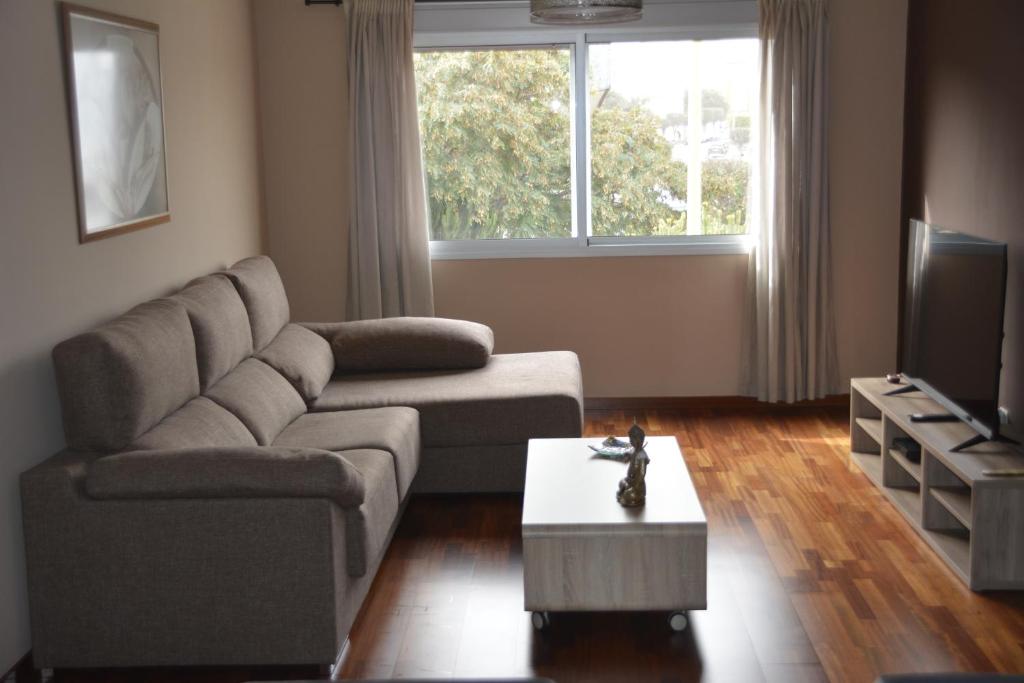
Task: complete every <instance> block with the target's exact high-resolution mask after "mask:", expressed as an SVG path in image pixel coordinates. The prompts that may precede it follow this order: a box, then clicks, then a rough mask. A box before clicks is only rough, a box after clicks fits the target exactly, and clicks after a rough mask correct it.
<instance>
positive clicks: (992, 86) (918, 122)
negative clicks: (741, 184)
mask: <svg viewBox="0 0 1024 683" xmlns="http://www.w3.org/2000/svg"><path fill="white" fill-rule="evenodd" d="M907 26H908V29H907V74H906V76H907V80H906V110H905V114H904V134H903V144H904V150H903V151H904V157H903V201H902V221H901V226H902V228H901V229H902V238H901V245H902V251H903V255H904V256H905V254H906V244H907V231H908V222H909V220H910V219H911V218H920V219H923V220H925V221H927V222H929V223H933V224H936V225H940V226H942V227H945V228H949V229H952V230H959V231H961V232H967V233H971V234H974V235H979V236H981V237H987V238H989V239H993V240H998V241H1000V242H1006V243H1007V244H1008V245H1009V264H1010V268H1009V277H1008V280H1007V299H1006V323H1005V329H1006V337H1005V339H1004V342H1003V373H1002V378H1001V391H1000V405H1003V406H1005V407H1006V408H1008V409H1009V411H1010V417H1011V424H1010V426H1009V427H1007V428H1006V430H1005V431H1006V433H1007V434H1010V435H1016V436H1017V437H1018V438H1019V437H1020V436H1024V39H1022V38H1021V31H1022V30H1024V2H1021V1H1020V0H911V1H910V7H909V15H908V22H907ZM905 260H906V259H905V258H902V259H901V263H905ZM903 268H905V266H904V267H903ZM904 275H905V273H904V272H903V270H901V273H900V289H902V282H903V278H904ZM901 310H902V306H901Z"/></svg>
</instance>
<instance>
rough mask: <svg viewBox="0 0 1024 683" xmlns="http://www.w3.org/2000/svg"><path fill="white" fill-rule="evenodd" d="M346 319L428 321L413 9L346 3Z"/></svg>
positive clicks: (394, 3)
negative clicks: (349, 201)
mask: <svg viewBox="0 0 1024 683" xmlns="http://www.w3.org/2000/svg"><path fill="white" fill-rule="evenodd" d="M346 5H348V6H349V12H348V45H349V48H348V49H349V62H348V69H349V74H348V75H349V116H350V132H349V142H350V145H351V157H352V169H351V171H352V190H353V192H352V207H351V226H350V228H349V229H350V233H349V271H348V317H349V319H354V320H358V319H366V318H384V317H393V316H400V315H415V316H430V315H433V314H434V293H433V286H432V284H431V279H430V252H429V244H428V238H427V209H426V196H425V191H424V184H423V161H422V158H421V155H420V134H419V121H418V117H417V113H416V79H415V74H414V71H413V43H412V28H413V0H348V1H347V2H346Z"/></svg>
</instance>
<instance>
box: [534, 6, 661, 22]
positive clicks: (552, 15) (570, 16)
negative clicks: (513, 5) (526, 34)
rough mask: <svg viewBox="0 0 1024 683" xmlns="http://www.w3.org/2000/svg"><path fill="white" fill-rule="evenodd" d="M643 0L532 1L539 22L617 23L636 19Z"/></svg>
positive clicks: (641, 9)
mask: <svg viewBox="0 0 1024 683" xmlns="http://www.w3.org/2000/svg"><path fill="white" fill-rule="evenodd" d="M643 5H644V3H643V0H530V21H532V22H533V23H535V24H613V23H620V22H624V21H635V20H637V19H639V18H640V15H641V14H642V13H643Z"/></svg>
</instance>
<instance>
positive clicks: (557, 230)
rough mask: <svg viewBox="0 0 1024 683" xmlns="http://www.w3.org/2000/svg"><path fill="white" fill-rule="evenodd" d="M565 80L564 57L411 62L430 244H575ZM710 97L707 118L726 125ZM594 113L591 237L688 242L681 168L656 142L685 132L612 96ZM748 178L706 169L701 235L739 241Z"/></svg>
mask: <svg viewBox="0 0 1024 683" xmlns="http://www.w3.org/2000/svg"><path fill="white" fill-rule="evenodd" d="M569 72H570V69H569V54H568V51H566V50H559V49H538V50H527V51H523V50H480V51H460V52H454V51H453V52H447V51H441V52H426V53H420V54H418V55H417V56H416V78H417V87H418V90H419V109H420V125H421V132H422V138H423V154H424V163H425V166H426V174H427V190H428V200H429V208H430V232H431V239H438V240H457V239H499V238H529V237H568V236H570V235H571V233H572V182H571V159H570V150H571V149H572V145H571V138H570V135H571V133H570V85H569ZM715 94H716V93H715V91H705V93H704V98H705V102H704V103H705V109H704V117H705V119H706V120H725V117H726V116H727V111H728V107H727V103H726V101H725V98H724V96H722V95H721V94H720V93H717V96H718V97H719V98H720V99H721V102H718V101H717V100H716V99H715ZM716 102H717V104H716ZM591 103H592V108H593V110H592V116H591V166H592V176H591V182H592V197H591V203H592V213H591V220H592V225H593V231H594V234H595V235H630V236H635V235H671V234H681V233H685V231H686V214H685V211H682V210H680V209H681V208H682V207H683V206H684V205H685V204H684V202H685V198H686V165H685V164H684V163H682V162H679V161H674V160H673V159H672V146H671V143H669V141H668V140H666V139H665V137H664V136H663V135H662V132H661V131H662V128H663V127H664V126H667V125H679V123H680V122H679V121H675V120H674V121H673V122H671V123H670V122H668V121H667V120H664V121H663V120H662V119H660V118H659V117H658V116H656V115H654V114H653V113H652V112H651V111H650V110H648V109H647V108H646V106H645V104H644V103H643V102H639V101H630V100H627V99H625V98H623V97H622V96H621V95H620V94H618V93H615V92H613V91H601V92H594V93H592V94H591ZM709 104H711V105H715V106H712V107H711V108H710V109H709V107H708V106H707V105H709ZM717 112H721V117H722V118H714V117H717V116H718V113H717ZM709 116H711V117H712V118H711V119H708V117H709ZM737 118H739V117H737ZM682 122H683V123H685V119H684V120H683V121H682ZM747 176H748V170H747V167H746V164H745V163H743V162H738V161H726V160H711V161H706V162H705V165H704V173H703V183H704V187H705V191H704V195H705V196H704V216H705V218H704V222H705V232H709V233H710V232H716V233H728V232H732V233H735V232H743V231H744V227H743V226H744V222H745V190H746V181H747ZM716 193H722V194H721V196H719V194H716Z"/></svg>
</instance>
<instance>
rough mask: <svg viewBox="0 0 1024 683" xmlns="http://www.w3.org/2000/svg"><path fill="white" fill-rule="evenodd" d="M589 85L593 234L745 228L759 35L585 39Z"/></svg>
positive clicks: (718, 231) (741, 230) (737, 231)
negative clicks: (588, 43) (699, 38)
mask: <svg viewBox="0 0 1024 683" xmlns="http://www.w3.org/2000/svg"><path fill="white" fill-rule="evenodd" d="M589 85H590V136H591V144H590V160H591V169H592V170H591V184H590V187H591V192H590V206H591V225H592V233H591V234H593V235H595V236H618V237H622V236H629V237H640V236H651V235H737V234H745V233H746V232H747V199H748V189H749V184H750V153H749V152H750V151H749V143H750V122H751V118H752V106H753V103H754V101H755V100H754V98H755V97H756V87H757V42H756V41H752V40H716V41H671V42H632V43H604V44H598V45H592V46H590V76H589ZM694 121H697V123H696V124H693V122H694Z"/></svg>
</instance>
